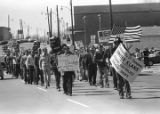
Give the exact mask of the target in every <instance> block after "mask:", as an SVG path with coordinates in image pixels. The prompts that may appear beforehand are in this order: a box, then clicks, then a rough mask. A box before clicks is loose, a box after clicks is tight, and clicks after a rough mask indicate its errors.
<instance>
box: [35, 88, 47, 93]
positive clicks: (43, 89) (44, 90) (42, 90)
mask: <svg viewBox="0 0 160 114" xmlns="http://www.w3.org/2000/svg"><path fill="white" fill-rule="evenodd" d="M37 88H38V89H40V90H42V91H44V92H47V90H45V89H43V88H40V87H37Z"/></svg>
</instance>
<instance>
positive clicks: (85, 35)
mask: <svg viewBox="0 0 160 114" xmlns="http://www.w3.org/2000/svg"><path fill="white" fill-rule="evenodd" d="M82 19H83V29H84V45H85V47H86V45H87V41H86V39H87V33H86V16H83V17H82Z"/></svg>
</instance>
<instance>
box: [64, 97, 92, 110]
mask: <svg viewBox="0 0 160 114" xmlns="http://www.w3.org/2000/svg"><path fill="white" fill-rule="evenodd" d="M67 101H69V102H72V103H75V104H78V105H81V106H83V107H86V108H89V106H87V105H85V104H83V103H80V102H77V101H74V100H71V99H67Z"/></svg>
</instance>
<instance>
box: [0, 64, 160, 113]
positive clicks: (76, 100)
mask: <svg viewBox="0 0 160 114" xmlns="http://www.w3.org/2000/svg"><path fill="white" fill-rule="evenodd" d="M109 80H110V87H109V88H100V87H95V86H89V84H88V82H84V81H78V80H75V82H74V87H73V96H66V95H65V94H63V90H62V89H61V91H60V92H58V91H57V90H56V88H55V81H54V77H53V76H52V83H51V87H50V88H48V89H45V88H44V87H43V86H40V85H38V86H37V85H27V84H25V83H24V81H22V80H21V79H15V78H12V76H10V75H5V80H0V114H159V113H160V108H159V106H160V83H159V82H160V65H154V66H152V67H151V68H149V69H148V68H146V69H144V70H143V71H142V72H141V74H140V75H139V76H138V77H137V79H136V80H135V82H133V83H132V84H131V88H132V97H133V99H119V95H118V92H117V91H116V90H114V89H113V84H112V77H109Z"/></svg>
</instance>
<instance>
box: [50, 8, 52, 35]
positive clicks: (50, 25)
mask: <svg viewBox="0 0 160 114" xmlns="http://www.w3.org/2000/svg"><path fill="white" fill-rule="evenodd" d="M50 29H51V31H50V32H51V33H50V35H51V37H52V9H51V11H50Z"/></svg>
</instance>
